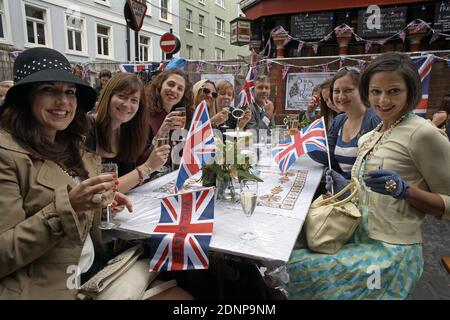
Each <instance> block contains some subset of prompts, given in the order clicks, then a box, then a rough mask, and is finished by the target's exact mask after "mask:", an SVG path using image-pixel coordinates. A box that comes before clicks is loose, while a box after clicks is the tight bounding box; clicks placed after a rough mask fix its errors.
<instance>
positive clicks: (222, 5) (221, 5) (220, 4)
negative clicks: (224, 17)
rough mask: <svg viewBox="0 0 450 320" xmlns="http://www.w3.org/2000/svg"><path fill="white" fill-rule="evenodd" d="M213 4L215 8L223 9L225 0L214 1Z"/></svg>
mask: <svg viewBox="0 0 450 320" xmlns="http://www.w3.org/2000/svg"><path fill="white" fill-rule="evenodd" d="M219 2H221V3H219ZM215 3H216V5H217V6H219V7H221V8H223V9H225V0H216V1H215Z"/></svg>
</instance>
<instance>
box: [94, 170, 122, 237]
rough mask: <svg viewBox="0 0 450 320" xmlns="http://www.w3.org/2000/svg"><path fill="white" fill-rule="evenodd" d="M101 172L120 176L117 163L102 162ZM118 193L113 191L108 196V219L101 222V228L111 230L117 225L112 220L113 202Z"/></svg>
mask: <svg viewBox="0 0 450 320" xmlns="http://www.w3.org/2000/svg"><path fill="white" fill-rule="evenodd" d="M100 172H101V173H102V174H105V173H107V174H114V175H115V176H116V177H119V169H118V167H117V164H116V163H102V164H101V169H100ZM115 195H116V193H115V192H112V193H111V194H110V196H109V197H108V199H107V201H108V205H107V206H106V221H102V222H101V223H100V227H99V228H100V229H103V230H110V229H114V228H115V227H116V224H114V223H113V222H112V217H111V212H112V203H113V201H114V197H115Z"/></svg>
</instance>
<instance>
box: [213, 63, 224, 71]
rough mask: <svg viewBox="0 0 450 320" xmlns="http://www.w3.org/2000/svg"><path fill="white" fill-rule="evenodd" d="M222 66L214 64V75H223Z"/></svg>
mask: <svg viewBox="0 0 450 320" xmlns="http://www.w3.org/2000/svg"><path fill="white" fill-rule="evenodd" d="M223 68H224V66H223V64H215V65H214V70H215V71H216V73H223Z"/></svg>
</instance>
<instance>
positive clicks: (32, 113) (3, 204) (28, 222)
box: [0, 48, 132, 299]
mask: <svg viewBox="0 0 450 320" xmlns="http://www.w3.org/2000/svg"><path fill="white" fill-rule="evenodd" d="M14 81H15V85H14V86H13V87H12V88H11V89H10V90H9V91H8V93H7V95H6V99H5V103H4V107H3V108H4V110H3V113H2V117H1V120H0V121H1V126H2V129H1V130H0V299H74V298H75V297H76V294H77V292H78V290H77V288H78V286H79V282H80V281H79V279H80V274H82V273H85V272H86V271H88V270H89V269H90V268H91V266H92V264H93V261H94V257H95V256H97V258H98V257H100V256H101V252H102V251H101V246H100V245H98V246H97V245H95V246H94V244H100V239H101V238H100V233H99V231H98V227H97V225H98V223H99V220H100V209H101V208H102V207H104V206H106V205H107V203H106V199H107V198H108V193H111V192H113V189H114V188H116V185H117V184H116V181H117V177H114V176H112V175H98V173H99V164H100V159H99V158H98V157H96V156H95V155H93V154H91V153H88V152H86V151H85V150H83V149H82V148H81V145H82V141H83V139H84V134H85V133H86V129H87V119H86V117H85V112H86V111H87V110H89V109H90V108H91V107H92V105H93V104H94V102H95V91H94V89H92V88H91V87H90V86H89V85H88V84H87V83H86V82H84V81H82V80H81V79H79V78H77V77H76V76H75V75H73V74H72V73H71V66H70V64H69V62H68V61H67V59H66V58H65V57H64V56H63V55H62V54H60V53H59V52H58V51H55V50H53V49H48V48H33V49H29V50H26V51H24V52H22V53H21V54H20V55H19V56H18V57H17V59H16V61H15V63H14ZM115 201H116V202H117V203H116V204H118V205H126V206H127V208H128V210H129V211H131V210H132V208H131V203H130V201H129V200H128V198H127V197H126V196H124V195H123V194H121V193H119V192H117V193H116V196H115Z"/></svg>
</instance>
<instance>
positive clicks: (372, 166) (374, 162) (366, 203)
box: [360, 156, 383, 209]
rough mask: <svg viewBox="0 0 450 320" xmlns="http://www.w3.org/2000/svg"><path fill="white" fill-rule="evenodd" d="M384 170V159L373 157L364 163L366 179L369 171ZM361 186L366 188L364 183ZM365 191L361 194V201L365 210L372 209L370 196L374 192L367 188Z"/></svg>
mask: <svg viewBox="0 0 450 320" xmlns="http://www.w3.org/2000/svg"><path fill="white" fill-rule="evenodd" d="M382 168H383V158H381V157H377V156H372V157H370V158H369V159H366V160H365V161H364V177H367V175H368V173H369V171H372V170H379V169H382ZM361 185H364V186H365V184H364V183H361ZM364 189H365V190H364V192H362V194H361V196H362V199H360V201H361V203H362V207H363V208H367V209H369V208H370V194H371V193H372V191H371V190H370V188H369V187H367V186H365V188H364Z"/></svg>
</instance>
